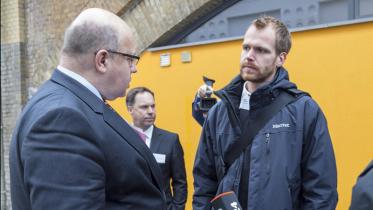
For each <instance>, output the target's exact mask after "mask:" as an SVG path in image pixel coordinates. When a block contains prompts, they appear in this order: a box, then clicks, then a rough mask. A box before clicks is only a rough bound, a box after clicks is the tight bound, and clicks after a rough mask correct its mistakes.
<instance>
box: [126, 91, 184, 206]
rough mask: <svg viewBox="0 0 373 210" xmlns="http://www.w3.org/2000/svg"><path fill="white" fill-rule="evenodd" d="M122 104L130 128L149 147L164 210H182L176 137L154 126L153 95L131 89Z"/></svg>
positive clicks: (180, 163) (180, 150) (179, 149)
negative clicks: (160, 183)
mask: <svg viewBox="0 0 373 210" xmlns="http://www.w3.org/2000/svg"><path fill="white" fill-rule="evenodd" d="M126 105H127V109H128V111H129V113H130V115H131V117H132V122H133V128H134V129H135V130H136V131H137V132H138V134H139V135H140V136H141V138H142V139H143V141H144V143H145V144H146V145H147V146H148V147H149V149H150V151H151V152H152V153H153V155H154V158H155V159H156V161H157V163H158V165H159V167H160V169H161V172H162V176H161V177H160V178H161V179H162V180H163V185H164V189H165V193H166V201H167V210H184V209H185V203H186V200H187V180H186V172H185V163H184V152H183V148H182V147H181V144H180V141H179V136H178V135H177V134H176V133H171V132H169V131H166V130H163V129H160V128H158V127H156V126H155V125H154V122H155V118H156V109H155V101H154V93H153V92H152V91H151V90H150V89H148V88H146V87H136V88H133V89H131V90H130V91H128V93H127V97H126ZM170 182H171V186H172V188H171V187H170Z"/></svg>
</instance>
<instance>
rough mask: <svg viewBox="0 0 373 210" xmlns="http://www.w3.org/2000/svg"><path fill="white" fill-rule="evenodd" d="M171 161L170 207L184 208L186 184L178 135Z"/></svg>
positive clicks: (176, 209)
mask: <svg viewBox="0 0 373 210" xmlns="http://www.w3.org/2000/svg"><path fill="white" fill-rule="evenodd" d="M171 161H172V163H171V177H172V182H171V184H172V191H173V196H172V204H171V206H172V208H171V209H172V210H184V209H185V203H186V201H187V195H188V191H187V190H188V188H187V187H188V186H187V179H186V172H185V162H184V152H183V148H182V147H181V144H180V141H179V136H178V135H176V141H175V143H174V145H173V149H172V158H171Z"/></svg>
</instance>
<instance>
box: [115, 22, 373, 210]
mask: <svg viewBox="0 0 373 210" xmlns="http://www.w3.org/2000/svg"><path fill="white" fill-rule="evenodd" d="M292 36H293V48H292V50H291V52H290V55H289V56H288V60H287V62H286V64H285V68H287V69H288V71H289V74H290V79H291V80H292V81H293V82H295V83H296V84H297V85H298V87H299V88H300V89H302V90H305V91H307V92H309V93H310V94H311V95H312V97H313V98H314V99H315V100H316V101H317V102H318V103H319V105H320V106H321V108H322V109H323V111H324V113H325V115H326V117H327V119H328V124H329V129H330V133H331V136H332V141H333V145H334V150H335V153H336V158H337V168H338V192H339V203H338V206H337V209H338V210H342V209H343V210H344V209H348V207H349V204H350V200H351V189H352V186H353V185H354V183H355V181H356V178H357V176H358V174H359V173H360V171H361V170H363V168H364V167H365V166H366V165H367V164H368V162H369V161H370V160H372V159H373V137H372V136H373V135H372V133H371V132H370V129H372V128H371V127H372V126H373V94H372V92H373V39H372V37H373V22H368V23H360V24H354V25H345V26H338V27H331V28H324V29H315V30H309V31H303V32H294V33H292ZM241 42H242V40H236V41H227V42H220V43H214V44H205V45H197V46H189V47H180V48H174V49H169V50H161V51H155V52H149V51H147V52H145V53H144V54H143V55H142V57H141V60H140V63H139V65H138V73H136V74H134V75H133V78H132V82H131V87H136V86H146V87H149V88H150V89H152V90H153V91H154V92H155V99H156V105H157V116H158V118H157V121H156V124H157V126H158V127H160V128H164V129H166V130H170V131H173V132H176V133H178V134H179V135H180V141H181V143H182V145H183V148H184V153H185V162H186V169H187V176H188V185H189V186H188V190H189V191H188V194H189V196H188V203H187V208H186V209H192V207H191V201H192V195H193V176H192V169H193V162H194V156H195V152H196V149H197V146H198V142H199V135H200V132H201V127H200V126H199V125H198V124H197V123H196V122H195V121H194V119H193V118H192V111H191V110H192V109H191V103H192V101H193V98H194V94H195V92H196V90H197V89H198V87H199V86H200V85H201V84H202V82H203V81H202V76H203V75H206V76H208V77H210V78H213V79H215V80H216V83H215V84H214V87H215V89H219V88H222V87H223V86H225V85H226V84H227V83H228V82H229V81H230V80H231V79H232V78H233V77H234V76H235V75H237V74H238V72H239V58H240V53H241ZM184 51H188V52H190V53H191V54H192V62H190V63H182V62H181V53H182V52H184ZM163 53H170V55H171V65H170V66H168V67H160V55H161V54H163ZM111 105H112V106H113V107H114V109H116V110H117V111H118V112H119V114H120V115H121V116H123V118H125V119H126V120H127V121H129V122H130V121H131V118H130V117H129V115H128V113H127V110H126V108H125V102H124V99H123V98H121V99H117V100H116V101H113V102H111Z"/></svg>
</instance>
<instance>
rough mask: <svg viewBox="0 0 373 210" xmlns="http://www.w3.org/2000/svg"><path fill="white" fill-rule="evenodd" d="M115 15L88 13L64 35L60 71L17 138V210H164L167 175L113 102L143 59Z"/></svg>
mask: <svg viewBox="0 0 373 210" xmlns="http://www.w3.org/2000/svg"><path fill="white" fill-rule="evenodd" d="M135 49H136V43H135V41H134V37H133V34H132V32H131V30H130V28H129V26H128V25H127V24H126V23H125V22H124V21H123V20H122V19H120V18H119V17H118V16H116V15H115V14H113V13H111V12H109V11H106V10H103V9H97V8H91V9H87V10H84V11H83V12H82V13H80V14H79V16H78V17H77V18H76V19H75V20H74V21H73V22H72V23H71V25H70V26H69V27H68V28H67V30H66V32H65V38H64V43H63V47H62V51H61V57H60V63H59V65H58V66H57V69H55V71H54V72H53V74H52V76H51V78H50V79H49V80H48V81H47V82H46V83H44V85H43V86H41V87H40V88H39V90H38V92H37V93H36V94H35V95H34V96H33V97H32V98H31V100H30V101H29V102H28V104H27V105H26V106H25V108H24V110H23V112H22V114H21V117H20V118H19V120H18V122H17V124H16V128H15V130H14V133H13V139H12V142H11V148H10V179H11V197H12V205H13V210H25V209H37V210H39V209H40V210H42V209H46V210H47V209H48V210H49V209H53V210H59V209H61V210H62V209H64V210H65V209H90V210H94V209H136V210H149V209H154V210H164V209H166V200H165V195H164V191H163V184H162V180H161V179H160V178H159V177H160V176H161V172H160V170H159V167H158V165H157V163H156V161H155V159H154V157H153V155H152V154H151V153H150V151H149V150H148V148H147V147H146V145H144V144H143V143H142V142H141V139H140V138H139V136H138V135H137V134H136V132H134V130H133V129H132V128H131V127H130V126H129V125H128V124H127V123H126V122H125V121H124V120H123V119H122V118H121V117H120V116H119V115H118V114H117V113H116V112H115V111H113V110H112V109H111V108H110V107H109V106H107V105H106V104H105V101H106V100H113V99H116V98H118V97H123V96H124V95H125V92H126V89H127V88H128V86H129V82H130V80H131V74H132V73H135V72H136V71H137V69H136V64H137V61H138V60H139V57H138V56H136V55H134V53H135Z"/></svg>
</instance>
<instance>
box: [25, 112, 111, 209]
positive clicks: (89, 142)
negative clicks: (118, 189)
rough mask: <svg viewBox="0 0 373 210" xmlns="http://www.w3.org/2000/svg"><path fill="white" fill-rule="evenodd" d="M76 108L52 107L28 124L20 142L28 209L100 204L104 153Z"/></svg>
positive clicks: (103, 183) (85, 119)
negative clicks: (52, 108) (29, 206)
mask: <svg viewBox="0 0 373 210" xmlns="http://www.w3.org/2000/svg"><path fill="white" fill-rule="evenodd" d="M95 138H97V136H95V132H94V130H93V128H92V127H91V126H90V124H89V121H88V119H87V118H86V117H85V116H83V114H82V113H80V112H77V111H75V110H72V109H67V108H58V109H55V110H52V111H49V112H48V113H46V114H45V115H44V116H43V117H41V118H40V119H37V120H36V122H35V123H33V124H32V125H31V126H30V130H29V131H28V132H27V133H26V135H25V139H24V144H23V146H22V148H21V149H22V162H23V166H24V181H25V184H26V186H28V187H29V195H30V200H31V205H32V209H40V210H44V209H45V210H48V209H55V210H59V209H92V210H93V209H104V208H105V173H104V169H103V164H104V156H103V154H102V153H101V151H100V149H99V145H97V143H95V141H94V139H95Z"/></svg>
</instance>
